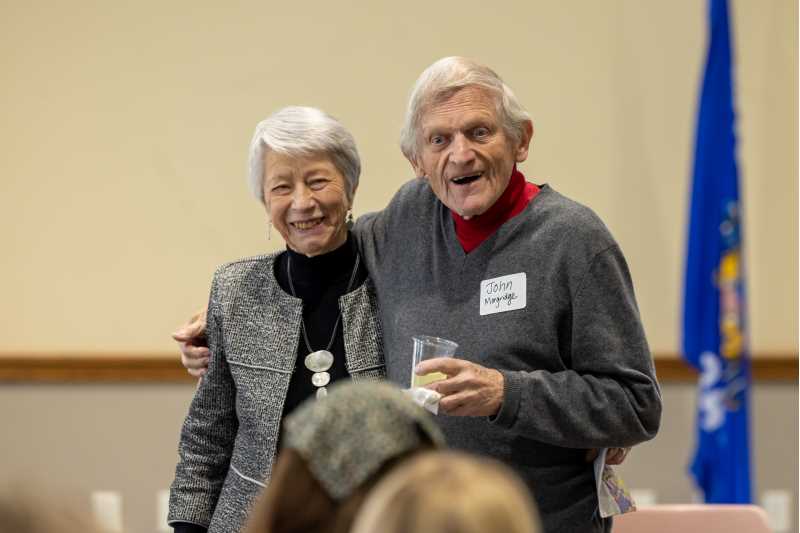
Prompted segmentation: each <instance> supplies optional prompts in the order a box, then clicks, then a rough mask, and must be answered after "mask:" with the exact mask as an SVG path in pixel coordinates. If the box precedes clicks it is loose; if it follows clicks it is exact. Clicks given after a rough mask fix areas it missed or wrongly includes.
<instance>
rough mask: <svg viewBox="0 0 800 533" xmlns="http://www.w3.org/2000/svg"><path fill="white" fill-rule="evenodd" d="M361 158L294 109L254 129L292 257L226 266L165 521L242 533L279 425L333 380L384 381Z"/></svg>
mask: <svg viewBox="0 0 800 533" xmlns="http://www.w3.org/2000/svg"><path fill="white" fill-rule="evenodd" d="M359 172H360V161H359V156H358V152H357V150H356V146H355V142H354V141H353V138H352V136H351V135H350V133H349V132H348V131H347V130H346V129H345V128H344V127H343V126H342V125H341V124H340V123H339V122H337V121H336V120H335V119H333V118H332V117H330V116H328V115H326V114H324V113H323V112H321V111H319V110H317V109H312V108H303V107H289V108H285V109H282V110H281V111H279V112H277V113H275V114H274V115H272V116H271V117H269V118H268V119H266V120H264V121H263V122H261V123H260V124H258V126H257V127H256V131H255V135H254V136H253V141H252V143H251V147H250V184H251V187H252V189H253V192H254V194H255V196H256V198H258V199H259V200H260V201H261V202H263V204H264V206H265V208H266V211H267V214H268V218H269V224H271V225H272V226H274V227H275V229H276V230H277V231H278V232H279V233H280V234H281V236H282V237H283V238H284V240H285V241H286V248H287V249H286V251H285V252H280V253H275V254H270V255H265V256H259V257H253V258H249V259H242V260H239V261H235V262H232V263H228V264H226V265H224V266H222V267H220V268H219V269H218V270H217V272H216V274H215V275H214V280H213V283H212V287H211V296H210V298H209V304H208V315H207V316H208V328H207V338H208V348H209V350H210V354H211V357H210V363H209V366H208V370H207V374H206V375H205V377H204V378H203V380H202V381H201V383H200V385H199V387H198V389H197V392H196V394H195V397H194V399H193V400H192V404H191V407H190V408H189V414H188V415H187V417H186V421H185V422H184V425H183V429H182V432H181V439H180V447H179V453H180V461H179V463H178V465H177V468H176V472H175V481H174V482H173V484H172V490H171V494H170V505H169V523H170V524H171V525H172V526H173V527H174V528H175V530H176V531H177V532H205V531H208V533H214V532H235V531H239V530H240V528H241V526H242V524H243V523H244V521H245V518H246V516H247V512H248V509H249V507H250V504H251V503H252V501H253V499H254V497H255V496H256V495H257V493H258V492H259V491H260V490H261V488H262V487H264V486H265V483H266V482H267V480H269V478H270V476H271V473H272V465H273V460H274V458H275V453H276V449H277V446H278V435H279V428H280V425H281V421H282V419H283V418H284V417H285V416H286V415H288V414H289V413H290V412H291V411H292V410H293V409H294V408H295V407H296V406H297V405H298V404H300V403H301V402H302V401H303V400H305V399H306V398H308V397H309V396H316V397H317V398H319V397H322V396H325V394H326V392H327V386H328V384H329V383H330V382H332V381H336V380H341V379H345V378H352V379H353V380H361V379H368V378H369V379H376V378H380V377H382V376H383V375H384V362H383V355H382V338H381V329H380V325H379V323H378V320H377V312H376V307H375V297H374V295H373V292H372V287H371V284H370V282H369V280H368V278H367V275H366V270H365V269H364V265H363V262H362V261H361V258H360V256H359V253H358V251H357V249H356V247H355V245H354V240H353V238H352V237H351V236H350V234H349V232H348V225H347V218H349V217H348V216H347V213H348V212H349V210H350V207H351V205H352V201H353V195H354V194H355V191H356V188H357V187H358V178H359Z"/></svg>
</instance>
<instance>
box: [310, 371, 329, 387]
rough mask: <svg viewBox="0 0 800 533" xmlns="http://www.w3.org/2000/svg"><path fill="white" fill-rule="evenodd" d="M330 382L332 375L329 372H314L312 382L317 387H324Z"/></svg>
mask: <svg viewBox="0 0 800 533" xmlns="http://www.w3.org/2000/svg"><path fill="white" fill-rule="evenodd" d="M330 382H331V375H330V374H328V373H327V372H314V373H313V374H312V375H311V383H313V384H314V386H315V387H324V386H325V385H327V384H328V383H330Z"/></svg>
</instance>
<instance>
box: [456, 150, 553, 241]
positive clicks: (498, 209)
mask: <svg viewBox="0 0 800 533" xmlns="http://www.w3.org/2000/svg"><path fill="white" fill-rule="evenodd" d="M537 194H539V187H537V186H536V185H534V184H533V183H528V182H526V181H525V176H523V175H522V172H520V171H519V170H517V166H516V165H514V171H513V172H512V173H511V179H510V180H509V182H508V186H507V187H506V190H505V191H503V194H501V195H500V198H498V199H497V201H496V202H495V203H494V205H492V206H491V207H490V208H489V209H487V210H486V212H485V213H483V214H481V215H477V216H474V217H472V218H470V219H469V220H464V218H462V217H461V215H459V214H457V213H456V212H455V211H450V214H451V215H452V216H453V220H454V221H455V224H456V235H457V236H458V241H459V242H460V243H461V248H463V249H464V252H466V253H470V252H471V251H472V250H474V249H475V248H477V247H478V246H480V244H481V243H482V242H483V241H485V240H486V239H487V238H489V237H490V236H491V235H492V234H493V233H494V232H495V231H497V230H498V228H500V226H502V225H503V224H504V223H506V222H507V221H509V220H511V219H512V218H514V217H515V216H517V215H518V214H520V213H521V212H522V210H523V209H525V206H527V205H528V203H529V202H530V201H531V200H533V198H534V197H535V196H536V195H537Z"/></svg>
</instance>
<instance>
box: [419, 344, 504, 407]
mask: <svg viewBox="0 0 800 533" xmlns="http://www.w3.org/2000/svg"><path fill="white" fill-rule="evenodd" d="M431 372H441V373H443V374H445V375H446V376H447V379H445V380H442V381H436V382H434V383H431V384H429V385H427V388H429V389H431V390H435V391H436V392H438V393H439V394H441V395H443V396H444V397H443V398H442V399H441V400H440V401H439V411H440V412H442V413H444V414H447V415H451V416H492V415H496V414H497V412H498V411H499V410H500V405H501V404H502V403H503V386H504V384H505V383H504V381H505V380H504V379H503V374H501V373H500V372H498V371H497V370H495V369H493V368H486V367H483V366H480V365H477V364H475V363H470V362H469V361H464V360H462V359H453V358H450V357H439V358H436V359H428V360H427V361H423V362H421V363H420V364H419V365H417V369H416V373H417V375H424V374H430V373H431Z"/></svg>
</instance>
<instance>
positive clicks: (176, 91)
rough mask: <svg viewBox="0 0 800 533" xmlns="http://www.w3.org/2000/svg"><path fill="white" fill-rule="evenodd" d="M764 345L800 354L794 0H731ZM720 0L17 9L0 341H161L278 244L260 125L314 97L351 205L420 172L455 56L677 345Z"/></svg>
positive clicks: (750, 263) (748, 222) (5, 170)
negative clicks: (414, 92)
mask: <svg viewBox="0 0 800 533" xmlns="http://www.w3.org/2000/svg"><path fill="white" fill-rule="evenodd" d="M732 5H733V19H734V24H735V28H734V29H735V31H734V36H735V46H736V51H737V57H738V68H737V71H736V76H737V80H738V84H737V92H738V94H737V103H738V110H739V133H740V141H741V144H740V152H739V154H740V160H741V167H742V185H743V190H744V209H745V238H746V258H747V267H748V270H749V272H748V274H749V276H748V285H749V293H750V312H751V326H752V327H751V334H752V346H753V348H754V350H755V351H757V352H765V351H792V352H796V350H797V275H796V273H797V242H798V239H797V205H796V199H797V157H796V154H797V140H798V139H797V98H796V94H797V48H796V42H797V4H796V2H794V1H793V0H769V1H765V2H756V1H751V0H738V1H734V2H733V4H732ZM704 6H705V2H701V1H698V0H679V1H672V2H657V1H641V0H613V1H610V2H589V1H584V2H579V1H577V0H571V1H564V2H554V1H543V0H541V1H527V2H510V3H502V4H496V3H490V2H483V1H480V2H479V1H477V0H461V1H460V2H458V3H457V4H456V3H448V2H444V3H441V2H427V1H422V0H412V1H410V2H402V3H396V2H395V3H390V2H361V3H359V2H319V3H318V4H317V5H315V6H313V7H310V6H309V5H308V4H307V3H305V2H280V3H271V2H263V1H262V2H226V3H225V4H224V5H223V4H221V3H219V2H196V1H192V2H189V1H187V0H180V1H170V2H155V1H152V0H144V1H141V2H133V3H130V2H129V3H122V2H88V1H77V2H25V3H22V2H16V3H10V2H7V3H3V4H2V5H0V50H2V52H1V55H0V67H2V71H3V78H4V82H3V83H2V84H0V111H1V115H0V116H1V117H2V118H1V119H0V146H2V147H3V156H2V157H1V158H0V176H1V177H2V178H1V180H0V224H2V227H3V228H5V230H4V231H3V232H2V233H0V249H2V250H3V255H4V257H3V261H2V262H1V263H0V280H2V281H0V291H2V294H3V298H2V302H3V303H2V304H0V352H9V351H19V350H22V351H49V350H57V351H64V350H67V351H84V352H85V351H90V352H106V351H120V352H128V353H130V352H134V353H135V352H147V353H163V352H165V351H169V350H172V349H173V348H172V345H171V343H170V341H169V339H168V336H167V333H168V332H169V331H170V330H171V328H172V327H173V326H174V325H176V324H177V323H179V322H181V321H182V320H183V319H184V317H185V316H186V315H187V314H188V313H189V312H190V311H191V310H193V309H194V308H196V307H197V306H199V305H200V304H201V303H203V302H204V301H205V299H206V294H207V291H208V285H209V281H210V276H211V273H212V271H213V269H214V267H215V266H216V265H218V264H220V263H222V262H224V261H227V260H231V259H234V258H237V257H240V256H244V255H251V254H256V253H260V252H263V251H265V250H271V249H275V248H278V247H279V246H281V243H280V242H279V239H278V237H277V236H273V239H272V241H271V242H266V241H265V236H264V234H265V223H264V215H263V213H262V211H261V210H260V207H259V205H258V204H257V203H256V201H255V200H253V199H251V198H250V197H249V196H248V192H247V189H246V186H245V182H244V169H245V155H246V154H245V152H246V147H247V143H248V141H249V137H250V135H251V131H252V128H253V126H254V124H255V123H256V122H257V121H258V120H259V119H261V118H263V117H264V116H265V115H267V114H269V113H270V112H272V111H274V110H275V109H276V108H278V107H280V106H283V105H287V104H310V105H316V106H320V107H322V108H324V109H326V110H328V111H329V112H331V113H333V114H335V115H337V116H339V117H340V118H341V119H342V120H343V121H344V122H345V123H346V124H347V125H348V126H349V127H350V128H351V129H352V130H353V132H354V134H355V135H356V138H357V139H358V141H359V144H360V147H361V150H362V155H363V159H364V176H363V184H362V186H361V189H360V191H359V194H358V197H357V199H356V211H357V212H365V211H370V210H375V209H379V208H380V207H381V206H383V205H384V204H385V203H386V202H387V200H388V199H389V198H390V196H391V194H392V193H393V192H394V191H395V190H396V189H397V187H398V186H399V185H400V184H401V183H403V182H404V181H405V180H407V179H409V178H410V177H412V174H411V172H410V169H409V167H408V165H407V163H406V162H405V161H404V160H403V159H402V157H401V155H400V152H399V150H398V148H397V142H396V139H397V133H398V130H399V127H400V121H401V118H402V111H403V107H404V103H405V98H406V94H407V91H408V89H409V88H410V86H411V84H412V82H413V80H414V79H415V77H416V76H417V75H418V74H419V72H420V71H421V70H422V69H423V68H424V67H425V66H427V65H428V64H429V63H431V62H432V61H433V60H435V59H437V58H439V57H441V56H444V55H449V54H462V55H468V56H473V57H476V58H478V59H480V60H483V61H485V62H487V63H488V64H490V65H492V66H493V67H495V68H496V70H498V71H499V72H500V74H501V75H502V76H504V77H505V79H506V80H507V81H508V82H509V84H510V85H511V86H512V87H513V88H514V89H515V90H516V92H517V94H518V96H519V97H520V99H521V100H522V102H523V103H524V104H525V105H526V106H527V107H528V108H529V110H530V112H531V114H532V115H533V117H534V121H535V128H536V136H535V139H534V144H533V151H532V155H531V158H530V161H529V162H528V163H526V164H525V166H524V168H523V169H524V171H525V172H526V173H527V174H528V176H530V177H532V178H535V179H536V180H537V181H542V182H543V181H546V182H549V183H551V184H552V185H553V186H554V187H555V188H557V189H558V190H560V191H562V192H564V193H566V194H567V195H569V196H572V197H574V198H576V199H578V200H580V201H582V202H584V203H587V204H589V205H590V206H592V207H593V208H594V209H595V210H596V211H597V212H598V213H599V214H600V215H601V217H602V218H603V219H604V220H605V221H606V222H607V223H608V225H609V226H610V227H611V229H612V231H613V232H614V234H615V235H616V237H617V238H618V240H619V241H620V242H621V244H622V247H623V249H624V250H625V253H626V255H627V257H628V259H629V261H630V265H631V269H632V272H633V275H634V279H635V282H636V286H637V291H638V297H639V301H640V305H641V309H642V315H643V318H644V322H645V325H646V328H647V332H648V335H649V338H650V340H651V344H652V346H653V348H654V349H655V350H656V351H659V352H668V353H674V352H676V351H677V347H678V338H679V330H678V324H679V320H680V313H679V308H680V299H679V298H680V292H681V288H680V287H681V277H682V275H681V270H682V265H683V250H684V233H685V225H686V222H685V220H686V216H685V213H686V200H687V187H688V180H689V173H690V167H691V153H692V142H693V131H694V118H695V112H696V105H695V104H696V100H697V93H698V80H699V79H700V75H701V63H702V59H703V56H704V53H705V50H704V47H705V39H706V33H705V32H706V28H705V22H704V21H705V19H704V17H705V7H704Z"/></svg>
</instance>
